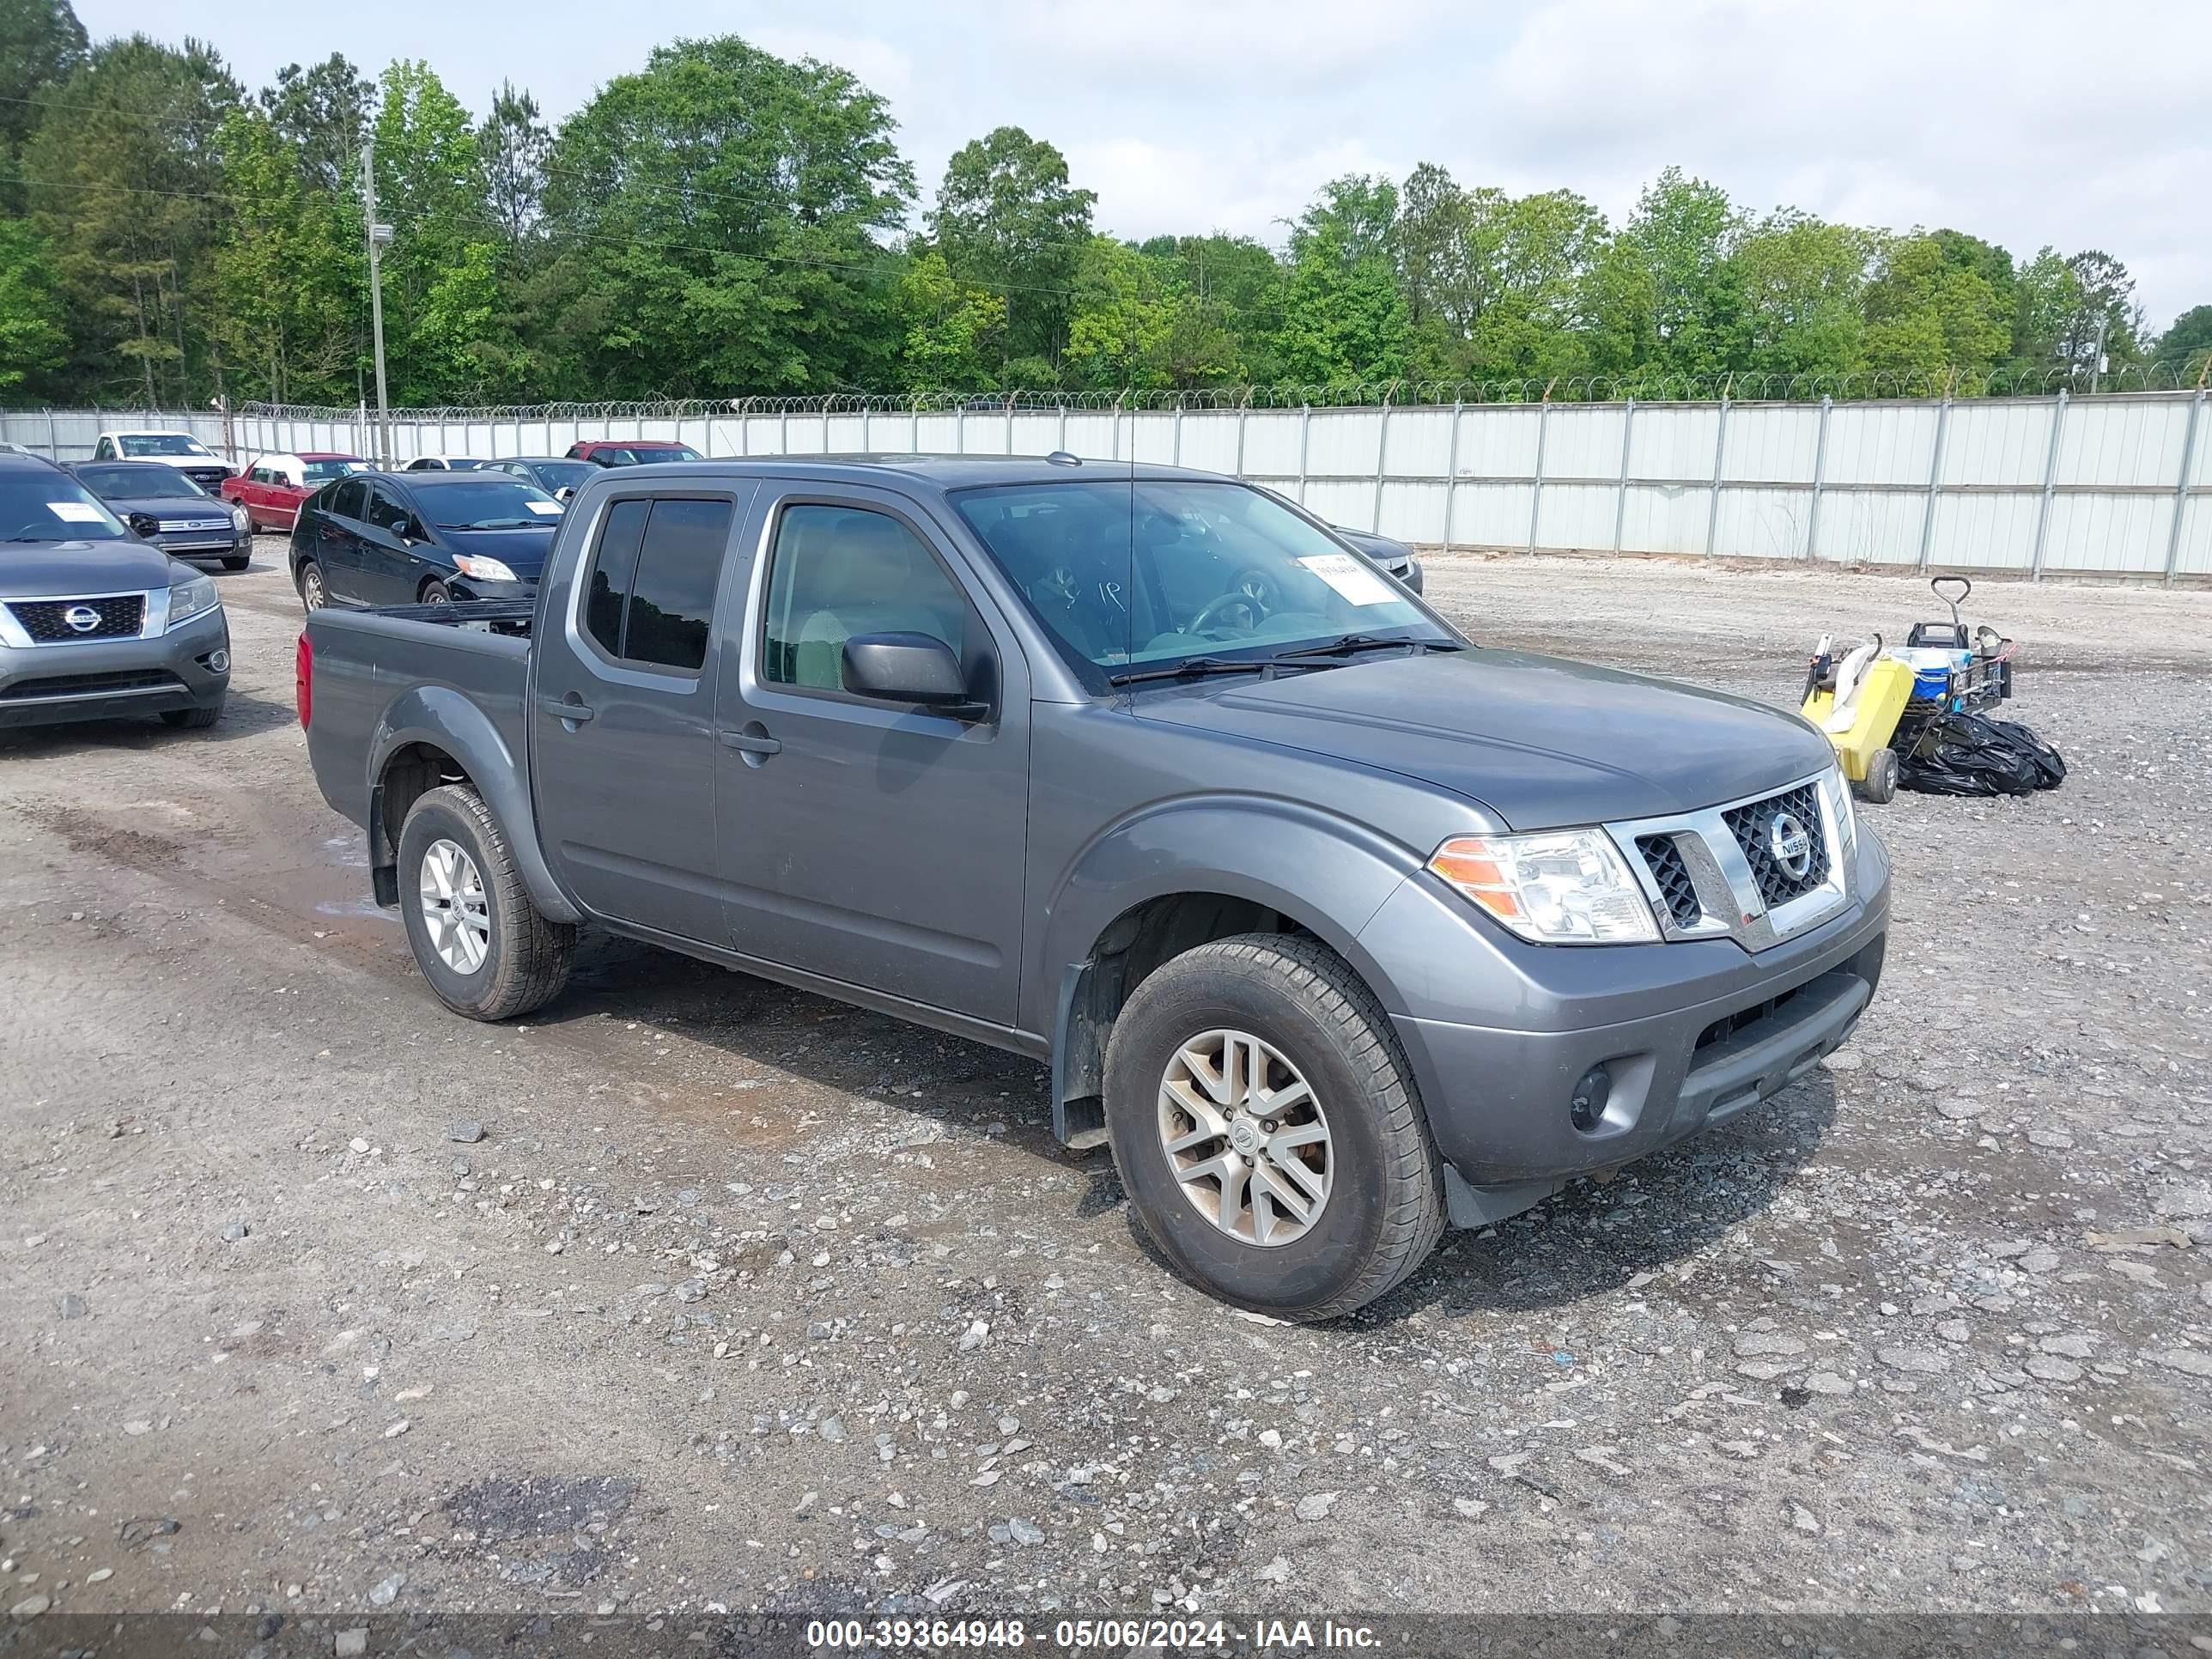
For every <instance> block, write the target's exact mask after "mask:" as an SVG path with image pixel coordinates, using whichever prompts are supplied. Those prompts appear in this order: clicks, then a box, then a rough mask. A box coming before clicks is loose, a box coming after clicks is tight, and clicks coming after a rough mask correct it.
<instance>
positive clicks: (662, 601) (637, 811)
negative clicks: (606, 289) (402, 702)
mask: <svg viewBox="0 0 2212 1659" xmlns="http://www.w3.org/2000/svg"><path fill="white" fill-rule="evenodd" d="M662 488H663V489H667V488H668V486H666V485H664V486H662ZM755 489H756V486H754V485H753V484H750V483H744V484H739V485H737V486H735V487H734V488H720V489H714V490H712V491H705V490H702V491H700V492H697V493H696V495H693V494H687V495H685V496H684V497H681V498H674V497H663V498H662V499H661V500H659V501H656V500H655V499H654V497H653V495H652V493H651V492H650V491H647V490H641V491H639V492H638V493H637V494H635V495H630V496H624V497H617V498H615V499H614V500H611V501H609V502H607V503H606V504H605V506H604V507H602V508H601V510H600V513H599V521H598V523H596V524H595V525H594V526H592V527H591V530H590V532H588V533H589V534H590V537H591V555H590V556H589V558H588V559H586V560H584V561H580V562H573V563H572V562H566V561H564V562H563V567H562V574H555V572H553V571H551V570H549V571H548V573H547V575H548V579H549V583H550V586H549V587H548V589H547V592H546V594H545V599H544V608H543V610H542V611H541V613H540V614H541V615H542V616H543V617H545V618H547V622H546V625H545V626H544V628H543V629H541V630H540V631H539V635H538V638H537V639H536V640H535V641H533V643H532V652H533V653H534V657H535V661H536V671H537V684H536V685H535V687H534V688H533V691H534V701H533V702H532V708H531V711H530V719H531V756H532V770H533V774H534V776H535V779H536V788H537V795H538V825H539V832H540V835H541V836H542V838H543V842H544V848H545V851H546V854H547V855H548V856H549V857H550V858H551V859H552V860H554V861H555V863H556V868H557V869H558V870H559V872H560V874H561V876H562V878H563V879H564V880H565V881H566V882H567V883H568V887H569V890H570V891H572V892H573V893H574V894H575V896H576V897H577V898H578V900H579V901H580V902H581V903H582V904H583V906H584V908H586V909H587V910H589V911H591V912H592V914H593V915H598V916H601V917H605V918H606V919H608V920H610V921H625V922H630V923H634V924H636V925H638V926H641V927H651V928H655V929H658V930H659V931H660V932H662V933H671V934H674V935H676V936H677V937H678V938H682V939H698V940H700V941H702V943H707V944H713V945H720V944H722V943H723V942H724V937H725V935H724V933H723V929H722V925H721V904H720V888H719V886H718V884H717V882H716V879H715V875H714V865H715V845H714V822H715V811H716V804H715V763H716V758H717V745H716V744H715V742H714V681H715V678H716V675H717V674H718V672H720V663H719V659H720V655H721V653H722V652H723V650H724V648H725V641H724V637H723V636H722V635H714V634H711V633H710V629H712V625H713V611H714V605H715V602H716V601H715V594H716V592H717V591H718V588H719V589H720V590H726V589H727V588H728V587H729V586H731V585H732V583H733V582H734V581H735V580H738V578H735V577H732V575H731V574H730V568H731V565H732V555H731V548H732V545H733V538H734V526H736V525H737V524H738V523H739V522H741V521H742V520H743V519H744V509H745V507H746V504H747V502H748V501H749V500H750V497H751V495H753V493H754V490H755ZM671 499H676V500H680V501H681V502H682V506H683V507H684V509H685V510H684V511H671V512H667V513H663V516H662V518H661V521H660V523H659V525H658V526H655V524H654V523H653V516H654V513H655V512H656V511H657V510H659V509H661V508H664V507H667V506H668V503H669V501H670V500H671ZM702 506H711V507H712V509H713V510H712V511H711V512H708V513H702V512H701V511H700V510H699V509H700V508H701V507H702ZM648 532H653V533H651V534H650V535H649V534H648ZM684 560H688V561H689V562H690V564H691V565H692V567H693V572H692V579H691V580H688V581H686V580H675V581H671V580H669V567H670V565H671V562H683V561H684ZM641 561H642V562H643V564H644V566H645V568H646V572H647V581H646V583H645V584H644V587H645V591H646V592H647V606H648V607H649V608H650V615H647V614H646V613H645V612H644V611H641V614H640V617H639V618H638V623H639V632H638V636H637V641H636V642H635V647H634V648H635V650H636V651H639V652H643V653H647V654H648V655H651V656H653V657H655V658H657V659H658V660H655V661H639V660H635V659H632V658H631V657H628V656H625V655H624V654H623V653H624V651H625V648H626V647H629V646H630V643H631V642H630V641H629V638H628V627H629V620H630V619H629V616H628V610H629V599H630V594H631V590H632V589H633V588H634V587H638V586H640V579H639V571H640V567H641ZM702 596H703V597H702ZM695 611H696V614H693V613H694V612H695ZM695 662H696V666H694V663H695ZM563 711H572V712H568V713H567V714H564V712H563Z"/></svg>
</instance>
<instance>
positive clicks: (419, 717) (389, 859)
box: [368, 685, 584, 922]
mask: <svg viewBox="0 0 2212 1659" xmlns="http://www.w3.org/2000/svg"><path fill="white" fill-rule="evenodd" d="M418 743H419V744H428V745H429V746H430V747H432V748H434V749H439V750H443V751H444V752H445V753H447V754H448V755H450V756H452V757H453V761H454V763H455V764H456V765H458V766H459V768H460V769H461V770H462V771H464V772H465V773H466V774H468V778H469V782H470V784H471V787H474V788H475V790H476V792H477V794H478V795H480V796H482V797H483V803H484V805H486V806H488V807H489V808H490V809H491V815H492V817H493V819H494V820H495V822H496V823H498V825H499V827H500V833H501V835H503V836H506V837H507V851H508V853H509V854H510V855H511V856H512V857H513V860H514V867H515V870H516V872H517V873H519V874H520V876H521V877H522V884H523V885H524V886H525V887H526V888H528V889H529V890H530V898H531V902H532V903H533V904H535V905H536V906H537V907H538V909H539V910H540V911H541V912H543V913H544V915H546V916H547V917H548V918H549V919H550V920H551V921H566V922H577V921H582V920H583V919H584V918H583V913H582V912H581V911H580V910H578V909H577V908H576V907H575V905H574V903H573V902H570V900H569V898H568V895H567V894H566V893H564V892H562V890H561V884H559V883H558V882H557V881H556V880H555V879H554V878H553V872H552V869H551V868H550V866H548V865H547V864H546V862H545V855H544V852H543V851H542V850H541V849H540V848H539V847H538V821H537V818H536V817H535V815H534V814H533V813H532V811H531V805H530V783H529V773H528V771H527V769H526V766H525V763H524V762H523V760H522V759H521V757H519V756H518V755H517V754H516V753H515V752H514V750H513V748H512V747H510V746H509V744H508V743H507V738H505V737H504V736H503V735H501V732H500V729H499V727H498V726H496V725H495V724H494V723H493V721H492V720H491V717H490V716H489V715H488V714H485V713H484V712H483V709H481V708H478V707H477V705H476V704H475V703H474V702H471V701H470V700H469V699H468V698H467V697H466V696H463V695H462V694H461V693H460V692H459V691H456V690H453V688H452V687H450V686H443V685H416V686H410V687H409V688H408V689H407V690H404V691H403V692H401V693H400V694H399V695H398V696H397V697H394V698H393V699H392V702H391V703H390V704H389V705H388V706H387V707H386V709H385V711H384V714H383V715H382V716H381V718H380V719H379V720H378V721H377V724H376V730H375V732H374V734H373V735H372V736H371V738H370V740H369V745H368V804H369V805H368V859H369V867H370V871H371V873H372V875H373V877H374V879H375V881H376V884H377V893H378V896H379V897H380V899H381V898H382V896H383V895H384V893H385V892H386V889H387V887H388V885H389V884H390V883H391V881H392V872H393V870H394V866H396V865H397V863H398V848H394V847H393V846H392V845H391V844H390V842H389V840H388V839H387V837H386V835H385V829H384V779H385V774H386V770H387V769H389V768H390V766H391V764H392V757H393V756H394V755H396V754H398V752H399V751H400V750H402V749H404V748H405V747H407V746H408V745H409V744H418Z"/></svg>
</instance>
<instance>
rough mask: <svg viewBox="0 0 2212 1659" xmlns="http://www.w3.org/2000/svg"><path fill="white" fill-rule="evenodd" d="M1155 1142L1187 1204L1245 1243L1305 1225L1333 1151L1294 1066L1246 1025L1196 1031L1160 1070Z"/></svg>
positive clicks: (1301, 1231) (1288, 1234) (1319, 1202)
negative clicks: (1164, 1069)
mask: <svg viewBox="0 0 2212 1659" xmlns="http://www.w3.org/2000/svg"><path fill="white" fill-rule="evenodd" d="M1159 1132H1160V1149H1161V1151H1163V1152H1165V1153H1166V1154H1167V1160H1168V1167H1169V1169H1170V1170H1172V1171H1173V1172H1174V1175H1175V1178H1176V1186H1177V1187H1178V1188H1181V1190H1182V1195H1183V1197H1184V1198H1185V1199H1186V1200H1188V1201H1189V1203H1190V1206H1191V1207H1192V1208H1193V1209H1194V1210H1196V1211H1197V1212H1199V1214H1200V1215H1202V1216H1204V1217H1205V1218H1206V1220H1208V1221H1209V1222H1211V1223H1212V1225H1214V1227H1215V1228H1217V1229H1218V1231H1222V1232H1225V1233H1226V1234H1228V1235H1229V1236H1230V1237H1231V1238H1234V1239H1237V1240H1239V1241H1240V1242H1242V1243H1246V1244H1255V1245H1259V1246H1261V1247H1263V1248H1271V1249H1272V1248H1275V1247H1279V1246H1281V1245H1285V1244H1290V1243H1295V1242H1296V1241H1297V1240H1298V1239H1301V1238H1303V1237H1305V1236H1306V1235H1307V1234H1308V1233H1309V1232H1310V1231H1312V1230H1313V1228H1314V1226H1315V1225H1316V1223H1317V1222H1319V1220H1320V1219H1321V1217H1322V1212H1323V1211H1324V1210H1325V1209H1326V1208H1327V1207H1328V1197H1329V1190H1330V1187H1331V1183H1332V1181H1333V1178H1334V1174H1335V1169H1336V1160H1335V1157H1334V1152H1333V1149H1332V1145H1331V1142H1330V1139H1329V1132H1328V1117H1327V1116H1326V1115H1325V1114H1324V1113H1323V1112H1322V1105H1321V1101H1320V1099H1319V1097H1316V1095H1315V1093H1314V1091H1313V1088H1312V1086H1311V1085H1310V1084H1308V1083H1307V1081H1306V1079H1304V1076H1303V1075H1302V1074H1301V1073H1299V1071H1298V1068H1297V1066H1293V1065H1292V1064H1291V1062H1290V1060H1288V1059H1287V1058H1285V1055H1284V1054H1283V1052H1282V1051H1281V1050H1280V1049H1279V1048H1275V1047H1274V1046H1273V1044H1272V1043H1269V1042H1265V1041H1263V1040H1262V1039H1261V1038H1259V1037H1256V1036H1253V1035H1252V1034H1251V1033H1250V1032H1249V1031H1237V1030H1211V1031H1203V1032H1200V1034H1199V1035H1197V1036H1194V1037H1192V1038H1190V1039H1189V1040H1188V1041H1187V1042H1184V1043H1183V1045H1182V1047H1181V1048H1177V1049H1176V1052H1175V1055H1174V1057H1173V1058H1172V1059H1170V1060H1169V1061H1168V1064H1167V1069H1166V1071H1165V1072H1164V1073H1162V1075H1161V1078H1160V1089H1159Z"/></svg>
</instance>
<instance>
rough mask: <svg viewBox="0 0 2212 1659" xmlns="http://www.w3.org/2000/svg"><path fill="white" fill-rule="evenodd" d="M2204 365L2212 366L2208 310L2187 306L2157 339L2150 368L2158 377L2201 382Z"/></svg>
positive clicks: (2211, 312) (2211, 324)
mask: <svg viewBox="0 0 2212 1659" xmlns="http://www.w3.org/2000/svg"><path fill="white" fill-rule="evenodd" d="M2208 362H2212V306H2191V307H2190V308H2189V309H2188V310H2186V311H2185V312H2183V313H2181V315H2179V317H2177V318H2175V319H2173V326H2172V328H2169V329H2168V330H2166V332H2165V333H2164V334H2163V335H2161V336H2160V338H2159V342H2158V348H2157V349H2156V350H2154V352H2153V353H2152V354H2151V364H2152V367H2153V368H2156V369H2157V370H2158V371H2159V372H2160V373H2161V374H2167V375H2171V376H2172V377H2174V378H2176V379H2179V380H2189V379H2191V377H2195V378H2199V379H2202V378H2205V367H2206V365H2207V363H2208Z"/></svg>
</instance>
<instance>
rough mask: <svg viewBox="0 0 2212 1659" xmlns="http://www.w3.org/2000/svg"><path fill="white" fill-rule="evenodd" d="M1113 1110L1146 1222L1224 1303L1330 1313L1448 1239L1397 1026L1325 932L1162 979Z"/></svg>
mask: <svg viewBox="0 0 2212 1659" xmlns="http://www.w3.org/2000/svg"><path fill="white" fill-rule="evenodd" d="M1106 1114H1107V1124H1108V1127H1109V1131H1110V1133H1111V1137H1112V1141H1113V1146H1114V1162H1115V1167H1116V1169H1118V1170H1120V1172H1121V1182H1122V1185H1123V1186H1124V1187H1125V1188H1127V1189H1128V1193H1129V1197H1130V1200H1131V1202H1132V1204H1133V1206H1135V1209H1136V1212H1137V1214H1138V1217H1139V1219H1140V1220H1142V1222H1143V1223H1144V1225H1145V1231H1146V1232H1147V1233H1149V1234H1150V1235H1151V1236H1152V1239H1153V1241H1154V1242H1155V1243H1157V1244H1158V1246H1159V1248H1160V1249H1161V1251H1162V1252H1163V1253H1164V1255H1167V1256H1168V1258H1169V1259H1170V1261H1173V1262H1174V1263H1175V1265H1176V1267H1177V1268H1178V1269H1180V1270H1181V1271H1182V1273H1183V1274H1184V1275H1185V1276H1186V1277H1188V1279H1191V1280H1192V1281H1193V1282H1194V1283H1195V1284H1196V1285H1199V1286H1200V1288H1202V1289H1204V1290H1205V1291H1208V1292H1209V1293H1210V1294H1212V1295H1213V1296H1216V1297H1220V1298H1221V1299H1222V1300H1223V1301H1225V1302H1231V1303H1234V1304H1237V1305H1239V1306H1242V1307H1246V1308H1252V1309H1256V1310H1260V1311H1261V1312H1265V1313H1269V1314H1273V1315H1275V1316H1279V1317H1281V1318H1285V1319H1300V1320H1312V1319H1328V1318H1334V1317H1335V1316H1339V1315H1341V1314H1347V1313H1350V1312H1352V1310H1354V1309H1356V1308H1359V1307H1362V1306H1364V1304H1367V1303H1369V1302H1371V1301H1373V1300H1374V1299H1375V1298H1376V1297H1378V1296H1381V1295H1383V1293H1384V1292H1385V1291H1389V1290H1390V1289H1391V1288H1392V1287H1394V1286H1395V1285H1397V1284H1399V1283H1400V1282H1401V1280H1403V1279H1405V1278H1406V1277H1407V1275H1408V1274H1409V1273H1412V1272H1413V1270H1414V1269H1415V1268H1416V1267H1419V1266H1420V1264H1421V1263H1422V1261H1425V1259H1426V1258H1427V1256H1428V1255H1429V1252H1430V1251H1431V1250H1432V1249H1434V1248H1435V1247H1436V1243H1437V1238H1438V1237H1441V1236H1442V1234H1443V1225H1444V1203H1443V1166H1442V1164H1441V1163H1440V1161H1439V1160H1438V1158H1437V1152H1436V1148H1435V1147H1434V1146H1433V1145H1432V1144H1431V1141H1430V1139H1429V1132H1428V1125H1427V1123H1426V1121H1425V1120H1424V1118H1423V1117H1422V1115H1421V1109H1420V1103H1419V1099H1418V1097H1416V1095H1415V1092H1414V1089H1413V1079H1412V1073H1411V1072H1410V1070H1409V1069H1408V1067H1407V1064H1406V1060H1405V1056H1404V1054H1402V1052H1401V1050H1400V1048H1399V1046H1398V1040H1397V1036H1396V1034H1395V1032H1393V1031H1392V1030H1391V1029H1390V1024H1389V1018H1388V1017H1387V1016H1385V1015H1384V1013H1383V1010H1382V1007H1381V1006H1380V1005H1379V1004H1378V1003H1376V1000H1375V998H1374V995H1373V994H1372V993H1371V992H1370V991H1369V990H1368V989H1367V987H1366V986H1365V985H1364V984H1363V983H1361V981H1360V980H1359V977H1358V975H1357V974H1355V973H1354V972H1353V971H1352V968H1351V966H1350V965H1349V964H1348V963H1346V962H1345V961H1344V959H1343V958H1342V957H1339V956H1337V955H1336V954H1335V952H1334V951H1330V950H1329V949H1328V947H1327V946H1325V945H1322V944H1321V943H1320V942H1319V941H1317V940H1315V939H1306V938H1302V937H1297V936H1293V935H1278V934H1248V935H1246V936H1244V937H1243V938H1239V939H1221V940H1218V941H1216V942H1214V943H1212V944H1210V945H1200V946H1199V947H1198V948H1197V949H1196V950H1194V951H1187V952H1185V953H1184V954H1183V955H1182V956H1180V957H1176V958H1175V959H1174V960H1173V961H1172V962H1170V963H1167V964H1166V965H1165V966H1164V967H1162V968H1161V969H1158V971H1157V972H1155V973H1153V974H1152V975H1151V976H1150V977H1149V978H1147V979H1146V981H1144V982H1143V983H1142V984H1141V985H1139V987H1137V989H1136V992H1135V993H1134V994H1133V995H1132V996H1131V997H1130V999H1129V1001H1128V1005H1127V1006H1126V1007H1125V1008H1124V1009H1123V1010H1122V1012H1121V1017H1120V1018H1119V1019H1117V1020H1116V1021H1115V1025H1114V1033H1113V1036H1112V1038H1111V1040H1110V1042H1109V1044H1108V1048H1107V1056H1106Z"/></svg>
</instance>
